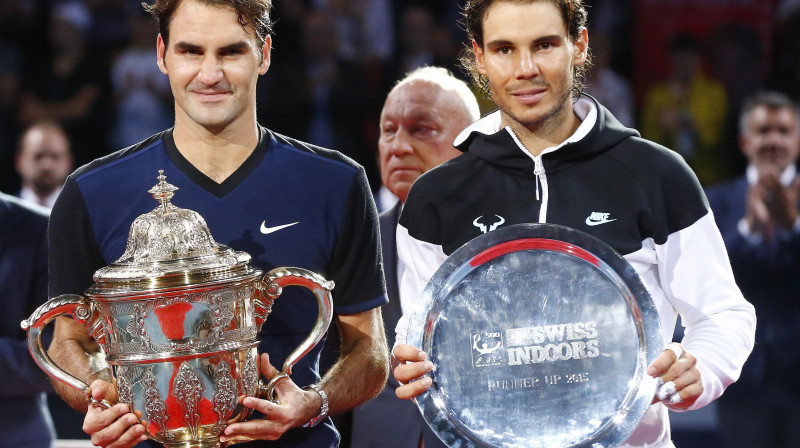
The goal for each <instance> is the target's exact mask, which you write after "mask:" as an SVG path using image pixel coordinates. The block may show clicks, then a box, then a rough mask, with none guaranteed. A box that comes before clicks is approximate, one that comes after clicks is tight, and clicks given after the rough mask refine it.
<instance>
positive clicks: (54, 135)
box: [22, 126, 69, 152]
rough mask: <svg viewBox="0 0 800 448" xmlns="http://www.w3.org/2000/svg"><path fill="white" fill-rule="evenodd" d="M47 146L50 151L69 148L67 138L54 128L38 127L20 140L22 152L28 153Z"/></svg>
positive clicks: (64, 150)
mask: <svg viewBox="0 0 800 448" xmlns="http://www.w3.org/2000/svg"><path fill="white" fill-rule="evenodd" d="M43 145H44V146H47V149H50V150H63V152H66V151H67V150H68V147H69V141H68V140H67V136H66V135H64V133H63V132H61V131H59V130H58V129H56V128H51V127H46V126H40V127H35V128H32V129H30V130H29V131H28V132H26V133H25V136H24V137H23V139H22V151H23V152H29V151H33V150H35V149H40V148H42V146H43Z"/></svg>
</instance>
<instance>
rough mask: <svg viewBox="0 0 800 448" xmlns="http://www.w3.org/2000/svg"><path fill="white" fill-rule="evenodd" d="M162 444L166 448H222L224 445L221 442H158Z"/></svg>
mask: <svg viewBox="0 0 800 448" xmlns="http://www.w3.org/2000/svg"><path fill="white" fill-rule="evenodd" d="M157 442H159V443H162V444H163V445H164V446H165V447H166V448H221V447H222V444H221V443H220V442H219V440H201V441H189V442H177V443H164V442H161V441H157Z"/></svg>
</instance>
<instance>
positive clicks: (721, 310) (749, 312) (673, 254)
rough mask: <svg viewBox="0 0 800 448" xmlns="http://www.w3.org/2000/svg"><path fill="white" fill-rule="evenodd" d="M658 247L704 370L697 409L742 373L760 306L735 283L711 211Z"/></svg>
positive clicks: (664, 275)
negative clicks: (747, 299)
mask: <svg viewBox="0 0 800 448" xmlns="http://www.w3.org/2000/svg"><path fill="white" fill-rule="evenodd" d="M655 250H656V256H657V259H658V277H659V279H660V282H659V283H660V286H661V289H662V290H663V291H664V294H665V295H666V297H667V299H668V300H669V302H670V303H672V306H673V307H675V310H676V311H677V312H678V314H680V316H681V319H682V321H683V325H684V326H685V327H686V330H685V333H684V339H683V341H682V343H683V345H684V347H685V348H686V350H688V351H689V352H690V353H691V354H693V355H694V356H695V357H696V358H697V367H698V369H699V370H700V373H701V375H702V380H703V388H704V390H703V394H702V395H701V396H700V397H699V399H698V400H697V402H696V403H695V404H694V405H693V406H692V409H697V408H700V407H703V406H705V405H706V404H708V403H710V402H711V401H713V400H715V399H716V398H717V397H719V396H720V395H722V392H723V391H724V390H725V388H726V387H727V386H728V385H730V384H731V383H733V382H734V381H736V380H737V379H738V378H739V374H740V373H741V370H742V365H743V364H744V362H745V360H746V359H747V357H748V356H749V355H750V352H751V351H752V349H753V344H754V339H755V325H756V317H755V310H754V308H753V306H752V305H751V304H750V303H749V302H747V301H746V300H745V298H744V297H743V296H742V293H741V291H740V290H739V287H738V286H737V285H736V282H735V280H734V277H733V271H732V270H731V266H730V262H729V261H728V254H727V252H726V251H725V245H724V243H723V241H722V236H721V235H720V233H719V230H718V229H717V226H716V224H715V222H714V218H713V215H712V214H711V212H709V213H708V214H707V215H705V216H704V217H702V218H700V219H699V220H698V221H697V222H695V223H694V224H692V225H691V226H689V227H687V228H685V229H683V230H681V231H679V232H676V233H674V234H672V235H670V236H669V237H668V238H667V241H666V243H665V244H663V245H657V246H656V247H655ZM662 321H663V320H662Z"/></svg>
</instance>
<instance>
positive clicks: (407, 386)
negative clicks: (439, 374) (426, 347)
mask: <svg viewBox="0 0 800 448" xmlns="http://www.w3.org/2000/svg"><path fill="white" fill-rule="evenodd" d="M392 357H393V358H394V359H393V360H394V363H395V368H394V378H395V379H396V380H397V381H398V382H400V384H401V386H400V387H398V388H397V389H395V392H394V393H395V395H397V398H400V399H403V400H407V399H410V398H414V397H416V396H417V395H419V394H421V393H423V392H425V391H426V390H428V388H429V387H430V386H431V384H432V383H433V381H432V380H431V378H430V377H429V376H424V375H425V374H426V373H428V372H430V371H431V370H433V363H432V362H430V361H428V360H427V359H428V355H426V354H425V352H423V351H422V350H420V349H418V348H416V347H412V346H410V345H405V344H400V345H398V346H397V347H395V348H394V350H393V351H392ZM423 376H424V377H423ZM420 378H421V379H420ZM417 380H419V381H417Z"/></svg>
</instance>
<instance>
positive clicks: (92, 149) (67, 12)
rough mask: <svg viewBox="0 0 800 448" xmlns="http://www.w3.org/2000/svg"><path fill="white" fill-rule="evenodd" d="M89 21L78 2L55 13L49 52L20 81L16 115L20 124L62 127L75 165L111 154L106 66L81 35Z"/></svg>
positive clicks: (52, 21)
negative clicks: (51, 123) (52, 123)
mask: <svg viewBox="0 0 800 448" xmlns="http://www.w3.org/2000/svg"><path fill="white" fill-rule="evenodd" d="M90 22H91V16H90V15H89V14H88V11H86V10H85V9H82V8H80V3H74V2H73V3H64V4H60V5H58V6H56V7H55V8H54V9H53V13H52V19H51V23H50V27H49V29H48V31H49V45H50V48H51V49H52V54H51V56H50V57H49V58H46V59H45V62H44V63H43V65H42V66H41V67H38V69H36V70H34V73H33V74H32V75H31V76H30V77H27V78H26V79H24V80H23V83H24V84H23V92H22V95H21V98H20V105H19V111H18V113H17V119H18V120H19V122H20V123H22V124H23V125H29V124H31V123H33V122H35V121H39V120H53V121H57V122H59V123H61V124H62V126H64V130H65V131H66V132H67V135H68V136H69V139H70V142H71V143H72V146H73V155H74V156H75V159H76V161H77V165H82V164H84V163H86V162H88V161H89V160H91V159H92V158H94V157H98V156H101V155H105V154H107V153H108V150H109V145H108V134H107V129H108V128H109V124H110V122H111V121H110V119H111V113H110V109H109V105H108V98H109V97H110V95H108V91H109V89H108V66H107V65H106V64H105V62H106V61H105V60H104V59H103V58H102V57H100V56H98V55H95V54H92V53H91V52H89V51H88V49H87V46H86V41H85V38H84V32H85V29H86V28H87V27H88V26H89V24H90Z"/></svg>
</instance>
